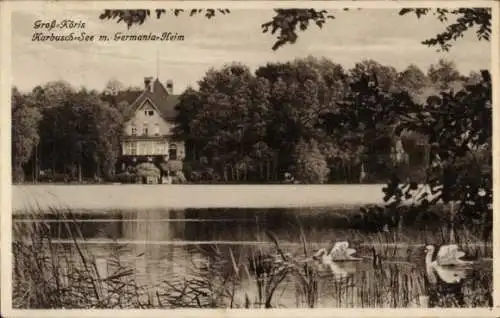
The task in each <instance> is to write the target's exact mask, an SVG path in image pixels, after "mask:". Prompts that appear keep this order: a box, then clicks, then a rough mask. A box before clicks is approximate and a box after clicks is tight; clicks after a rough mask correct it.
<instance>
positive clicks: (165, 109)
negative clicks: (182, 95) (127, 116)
mask: <svg viewBox="0 0 500 318" xmlns="http://www.w3.org/2000/svg"><path fill="white" fill-rule="evenodd" d="M151 85H152V86H153V89H152V91H149V90H144V91H143V92H142V93H141V94H139V96H137V97H136V98H135V100H134V101H133V102H132V104H131V108H132V111H134V112H135V111H136V110H137V109H138V108H139V107H141V105H142V104H143V103H144V102H145V101H146V100H147V99H149V100H151V102H153V104H154V106H155V107H156V108H157V109H158V110H159V111H160V113H161V116H162V117H163V118H164V119H165V120H173V119H174V118H175V116H176V114H177V111H176V109H175V107H176V106H177V103H178V102H179V96H178V95H170V94H169V93H168V92H167V90H166V88H165V86H163V84H162V83H161V82H160V81H159V80H158V79H156V80H154V81H153V83H152V84H151Z"/></svg>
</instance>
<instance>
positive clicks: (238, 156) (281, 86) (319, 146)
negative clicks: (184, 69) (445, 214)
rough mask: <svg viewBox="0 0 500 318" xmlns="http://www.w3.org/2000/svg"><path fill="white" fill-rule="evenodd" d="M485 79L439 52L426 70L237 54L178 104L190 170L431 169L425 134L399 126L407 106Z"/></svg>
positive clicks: (320, 172)
mask: <svg viewBox="0 0 500 318" xmlns="http://www.w3.org/2000/svg"><path fill="white" fill-rule="evenodd" d="M480 80H481V76H480V75H479V73H471V74H469V76H463V75H461V74H460V73H459V72H458V71H457V69H456V67H455V65H454V63H452V62H448V61H445V60H440V61H439V62H438V63H437V64H436V65H431V66H430V67H429V69H428V70H426V72H424V71H422V70H421V69H419V68H418V67H417V66H415V65H409V66H408V67H407V68H406V69H404V70H402V71H397V70H396V69H395V68H394V67H391V66H386V65H381V64H380V63H377V62H376V61H373V60H365V61H362V62H360V63H357V64H356V65H355V66H354V67H353V68H352V69H348V70H346V69H344V68H343V67H342V66H341V65H339V64H336V63H334V62H332V61H330V60H327V59H324V58H323V59H317V58H313V57H309V58H306V59H298V60H295V61H291V62H287V63H268V64H267V65H265V66H261V67H259V68H258V69H257V70H256V71H255V72H254V73H252V72H251V71H250V69H249V68H248V67H246V66H245V65H242V64H238V63H233V64H229V65H227V66H225V67H223V68H221V69H211V70H209V71H208V72H207V73H206V75H205V76H204V78H203V79H202V80H201V81H199V89H198V90H194V89H191V88H190V89H187V90H186V91H185V92H184V93H183V94H182V96H181V98H180V103H179V106H178V109H179V116H178V118H177V124H178V125H177V132H176V135H177V136H176V137H177V138H179V139H181V140H185V141H186V146H187V149H186V154H187V157H186V162H185V171H186V175H187V176H190V177H191V180H192V181H198V182H278V181H282V180H283V178H284V176H285V175H289V176H292V177H293V179H295V180H296V181H298V182H301V183H327V182H335V183H346V182H347V183H359V182H386V181H387V180H389V179H390V178H391V176H392V175H393V174H397V175H398V176H400V178H403V179H406V178H412V179H420V181H423V178H425V169H426V168H427V164H428V152H429V143H428V136H427V135H425V134H423V133H421V132H414V131H411V132H410V131H403V132H402V133H401V134H395V131H394V130H395V128H396V126H397V124H398V123H399V116H401V114H405V113H410V112H414V111H416V110H421V109H423V108H424V107H425V104H426V103H427V101H428V99H429V98H431V99H432V96H435V95H437V96H439V95H440V93H441V92H450V91H455V92H458V91H460V90H462V89H463V88H464V87H465V86H466V85H467V84H471V83H476V82H479V81H480Z"/></svg>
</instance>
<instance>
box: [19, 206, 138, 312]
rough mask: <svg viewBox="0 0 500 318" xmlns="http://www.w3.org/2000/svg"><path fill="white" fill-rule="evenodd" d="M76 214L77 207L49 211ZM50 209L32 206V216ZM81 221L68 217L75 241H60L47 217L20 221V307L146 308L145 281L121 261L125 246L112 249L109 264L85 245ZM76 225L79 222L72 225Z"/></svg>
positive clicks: (68, 230) (62, 215) (68, 231)
mask: <svg viewBox="0 0 500 318" xmlns="http://www.w3.org/2000/svg"><path fill="white" fill-rule="evenodd" d="M49 212H50V213H51V214H53V215H57V217H59V218H60V219H66V220H68V219H69V220H70V219H71V217H72V213H71V212H70V211H64V210H61V209H51V210H50V211H49ZM43 215H44V213H43V212H41V211H39V212H36V210H31V212H30V214H29V215H28V216H27V217H28V218H32V219H33V220H35V219H37V220H38V219H41V218H43ZM75 224H76V223H68V222H64V230H63V231H65V232H66V233H65V234H67V235H68V237H70V238H71V240H72V241H73V244H71V245H67V244H58V243H57V242H55V241H54V240H53V239H52V233H51V231H50V225H49V224H47V223H44V222H33V223H21V224H15V225H14V229H13V236H14V237H15V240H13V242H12V252H13V287H14V288H13V291H12V292H13V295H12V300H13V307H14V308H43V309H50V308H82V309H88V308H131V307H135V308H141V307H144V306H147V303H146V304H145V303H144V302H145V300H144V299H145V297H144V295H146V293H145V290H146V288H145V287H144V286H140V284H138V282H137V281H135V280H134V279H133V275H132V273H133V270H132V269H131V268H127V267H125V266H123V265H122V264H121V261H120V259H119V254H120V253H119V251H116V253H112V255H111V257H110V258H109V259H108V261H107V262H106V264H105V266H102V265H100V264H98V262H97V259H96V258H95V256H94V255H92V253H91V252H90V251H89V250H87V249H86V248H85V247H84V246H83V245H81V244H79V243H78V242H79V241H80V240H84V239H85V238H84V237H83V235H82V233H81V231H79V228H78V226H74V225H75ZM72 225H73V226H72Z"/></svg>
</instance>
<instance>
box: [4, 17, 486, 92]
mask: <svg viewBox="0 0 500 318" xmlns="http://www.w3.org/2000/svg"><path fill="white" fill-rule="evenodd" d="M332 12H333V13H334V15H335V16H336V19H334V20H329V21H328V23H327V24H326V25H325V26H324V27H323V29H319V28H317V27H316V26H315V25H311V26H310V27H309V29H308V30H307V31H305V32H300V34H299V39H298V41H297V42H296V43H295V44H293V45H286V46H284V47H281V48H280V49H278V50H277V51H273V50H272V49H271V47H272V45H273V43H274V41H275V36H274V35H271V34H264V33H262V31H261V28H260V25H261V24H262V23H264V22H267V21H269V20H270V19H271V17H272V16H273V11H272V10H270V9H265V10H264V9H259V10H256V9H238V10H232V12H231V14H229V15H224V16H222V15H221V16H218V17H216V18H213V19H210V20H209V19H206V18H204V17H202V16H198V17H189V16H188V15H187V14H186V15H183V16H180V17H173V16H172V15H167V16H164V17H162V18H161V19H160V20H157V19H156V18H153V19H150V20H148V21H146V22H145V23H144V24H143V25H141V26H132V28H131V29H129V30H127V27H126V25H125V24H123V23H119V24H118V23H116V21H112V20H100V19H99V18H98V17H99V14H100V13H101V11H96V10H87V11H68V10H65V11H62V10H58V11H56V9H55V8H54V7H52V8H51V9H50V11H49V10H48V9H46V10H44V11H32V10H30V11H16V12H13V14H12V46H11V48H12V78H13V85H15V86H17V87H18V88H19V89H21V90H22V91H28V90H31V89H32V88H33V87H35V86H36V85H41V84H44V83H46V82H48V81H54V80H64V81H67V82H69V83H70V84H72V85H74V86H75V87H81V86H85V87H87V88H89V89H97V90H102V89H103V88H104V87H105V85H106V83H107V82H108V81H109V80H110V79H116V80H119V81H120V82H122V83H123V84H124V85H125V86H142V85H143V79H144V77H146V76H154V77H156V75H157V73H158V77H159V79H160V80H161V81H162V82H165V81H166V80H173V82H174V92H175V93H178V94H180V93H182V91H183V90H184V89H185V88H186V87H187V86H193V87H196V83H197V82H198V81H199V80H200V79H201V78H202V77H203V75H204V74H205V72H206V71H207V70H208V69H210V68H211V67H216V68H217V67H221V66H223V65H224V64H227V63H230V62H233V61H235V62H241V63H244V64H246V65H248V66H249V67H251V69H252V70H255V69H256V68H257V67H258V66H260V65H265V64H266V63H268V62H275V61H283V62H284V61H289V60H293V59H295V58H301V57H307V56H309V55H312V56H316V57H326V58H328V59H330V60H332V61H333V62H336V63H339V64H341V65H343V66H344V67H345V68H350V67H353V66H354V64H355V63H357V62H360V61H361V60H363V59H374V60H376V61H378V62H380V63H382V64H386V65H391V66H394V67H396V69H398V70H403V69H404V68H405V67H406V66H408V65H409V64H410V63H411V64H415V65H417V66H419V67H420V68H422V69H424V70H426V69H427V68H428V67H429V66H430V65H431V64H435V63H437V61H438V60H439V59H440V58H445V59H449V60H452V61H454V62H455V63H456V65H457V67H458V69H459V70H460V71H461V72H462V73H464V74H468V73H469V72H470V71H478V70H480V69H490V67H491V47H490V43H489V42H485V41H478V40H477V39H476V37H475V34H474V33H473V32H469V33H467V34H466V36H465V37H464V38H462V39H459V41H458V42H456V43H455V44H454V46H453V47H452V49H451V51H450V52H441V53H440V52H437V51H436V49H435V48H429V47H427V46H425V45H423V44H421V41H422V40H425V39H427V38H429V37H432V36H434V35H435V34H437V33H439V32H440V31H442V30H444V28H445V24H442V23H440V22H439V21H438V20H437V19H435V18H434V17H424V18H421V19H417V18H416V17H415V16H413V15H409V16H399V15H398V10H397V9H362V10H356V9H354V10H352V11H333V10H332ZM65 18H71V19H73V20H75V21H83V22H85V23H86V28H85V29H84V30H78V31H84V32H87V33H89V34H96V35H100V34H102V35H108V36H111V37H113V35H114V34H115V33H116V32H123V33H124V34H143V33H149V32H155V33H158V32H172V33H178V34H182V35H184V41H176V42H153V41H150V42H116V41H108V42H99V41H95V42H88V43H75V42H71V43H68V42H66V43H65V42H33V41H32V36H33V33H34V32H39V30H34V29H33V24H34V22H35V21H36V20H44V21H51V20H54V19H55V20H62V19H65ZM52 32H58V33H59V34H61V33H62V32H63V31H59V30H57V31H55V30H53V31H52ZM64 32H66V33H69V32H70V31H64Z"/></svg>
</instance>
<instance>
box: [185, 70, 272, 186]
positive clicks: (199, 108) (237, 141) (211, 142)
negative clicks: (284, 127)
mask: <svg viewBox="0 0 500 318" xmlns="http://www.w3.org/2000/svg"><path fill="white" fill-rule="evenodd" d="M199 87H200V88H199V90H198V92H195V91H194V90H192V89H190V90H187V91H186V92H185V93H184V94H183V95H182V96H181V100H180V104H179V109H181V108H183V109H182V110H181V111H180V112H179V114H178V116H177V123H178V127H177V129H176V135H177V136H178V137H180V138H188V140H189V141H190V144H191V145H192V146H194V147H196V146H199V147H198V148H197V149H196V157H198V158H200V157H205V158H206V159H207V160H208V162H207V163H208V164H209V165H211V166H213V167H217V168H216V170H217V171H218V173H220V175H222V176H224V178H225V179H229V178H230V179H232V180H238V181H240V180H247V178H248V177H249V175H250V174H249V171H251V170H252V169H254V168H255V167H254V164H255V162H254V159H255V158H253V157H254V156H253V153H252V152H253V151H254V149H255V145H256V143H258V142H259V141H261V140H262V136H263V134H264V133H265V123H266V122H267V118H266V111H267V106H266V103H267V97H266V94H267V91H268V86H267V85H266V84H265V83H264V82H263V81H262V79H260V80H259V79H257V78H255V76H254V75H253V74H252V73H251V72H250V70H249V69H248V67H246V66H243V65H241V64H239V63H232V64H228V65H226V66H225V67H223V68H222V69H220V70H215V69H211V70H209V71H208V72H207V73H206V74H205V76H204V78H203V79H202V80H201V81H200V82H199ZM230 176H231V177H230Z"/></svg>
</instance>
